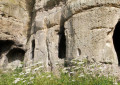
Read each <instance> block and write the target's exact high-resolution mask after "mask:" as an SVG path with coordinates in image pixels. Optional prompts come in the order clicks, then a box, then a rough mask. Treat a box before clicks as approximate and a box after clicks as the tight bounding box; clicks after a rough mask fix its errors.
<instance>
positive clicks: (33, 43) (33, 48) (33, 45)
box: [32, 40, 35, 59]
mask: <svg viewBox="0 0 120 85" xmlns="http://www.w3.org/2000/svg"><path fill="white" fill-rule="evenodd" d="M34 50H35V40H32V59H33V58H34Z"/></svg>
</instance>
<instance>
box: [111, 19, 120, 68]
mask: <svg viewBox="0 0 120 85" xmlns="http://www.w3.org/2000/svg"><path fill="white" fill-rule="evenodd" d="M113 44H114V48H115V51H116V54H117V58H118V65H119V66H120V21H119V22H118V23H117V25H116V27H115V30H114V34H113Z"/></svg>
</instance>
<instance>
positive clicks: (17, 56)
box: [7, 48, 25, 63]
mask: <svg viewBox="0 0 120 85" xmlns="http://www.w3.org/2000/svg"><path fill="white" fill-rule="evenodd" d="M24 55H25V51H24V50H22V49H20V48H14V49H12V50H10V51H9V53H8V54H7V58H8V62H9V63H11V62H13V61H15V60H20V61H23V60H24Z"/></svg>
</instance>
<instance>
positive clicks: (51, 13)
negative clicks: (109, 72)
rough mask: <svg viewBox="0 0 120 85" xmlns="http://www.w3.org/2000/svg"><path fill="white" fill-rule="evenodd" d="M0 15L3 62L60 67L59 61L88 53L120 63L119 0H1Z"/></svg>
mask: <svg viewBox="0 0 120 85" xmlns="http://www.w3.org/2000/svg"><path fill="white" fill-rule="evenodd" d="M0 15H1V16H0V48H1V49H3V48H4V47H5V46H7V47H6V49H5V50H0V56H1V61H0V62H1V63H0V64H1V66H2V67H7V66H8V67H11V66H12V63H13V62H16V65H15V66H19V65H20V63H21V62H24V66H30V65H32V64H34V63H38V62H41V63H43V65H44V66H45V68H46V69H47V70H48V71H51V70H52V71H56V69H57V68H58V67H57V66H56V64H57V63H59V64H62V65H64V63H65V61H68V62H69V61H70V60H71V59H73V58H83V57H87V58H88V59H89V60H92V61H94V62H100V63H111V64H118V60H119V49H117V46H116V42H117V41H116V40H117V39H116V38H117V37H116V36H115V37H113V35H116V34H114V33H115V32H114V30H116V29H119V27H118V26H116V24H117V23H118V22H119V18H120V1H119V0H18V1H16V0H6V1H4V0H1V1H0ZM118 36H119V33H118ZM5 43H7V45H6V44H5ZM9 44H10V45H9ZM117 45H118V47H119V44H117ZM114 46H115V47H114ZM8 48H9V49H8ZM116 49H117V51H116ZM14 53H15V54H14ZM7 55H8V56H7ZM12 56H17V57H16V58H15V59H14V57H13V59H12V58H11V57H12ZM19 56H20V57H21V56H24V58H20V57H19ZM19 58H20V59H19ZM18 60H19V61H20V62H19V61H18ZM18 62H19V63H18ZM6 63H9V64H6ZM4 64H5V65H4Z"/></svg>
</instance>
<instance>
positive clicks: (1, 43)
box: [0, 40, 14, 56]
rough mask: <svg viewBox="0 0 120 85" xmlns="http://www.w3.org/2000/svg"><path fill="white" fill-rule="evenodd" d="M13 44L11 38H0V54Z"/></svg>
mask: <svg viewBox="0 0 120 85" xmlns="http://www.w3.org/2000/svg"><path fill="white" fill-rule="evenodd" d="M13 44H14V41H12V40H0V56H1V54H2V53H4V52H6V51H8V50H9V49H10V48H11V46H12V45H13Z"/></svg>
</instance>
